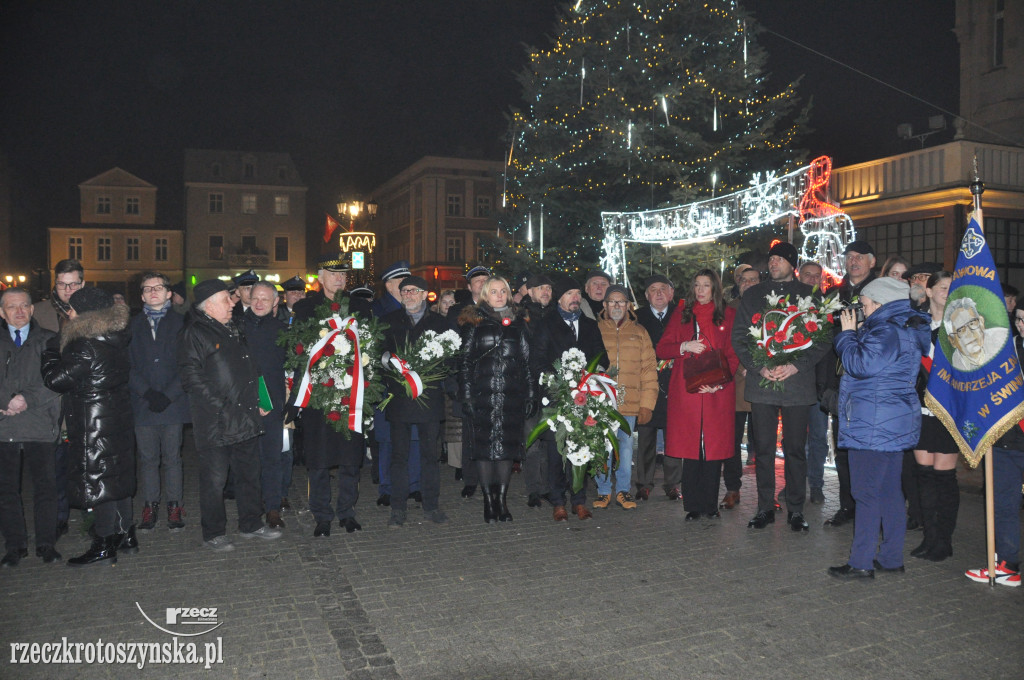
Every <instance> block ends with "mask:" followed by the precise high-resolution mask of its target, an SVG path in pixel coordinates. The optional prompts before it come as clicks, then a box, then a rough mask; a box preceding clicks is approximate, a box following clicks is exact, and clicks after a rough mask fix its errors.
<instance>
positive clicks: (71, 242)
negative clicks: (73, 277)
mask: <svg viewBox="0 0 1024 680" xmlns="http://www.w3.org/2000/svg"><path fill="white" fill-rule="evenodd" d="M68 258H70V259H72V260H81V259H82V237H81V236H69V237H68Z"/></svg>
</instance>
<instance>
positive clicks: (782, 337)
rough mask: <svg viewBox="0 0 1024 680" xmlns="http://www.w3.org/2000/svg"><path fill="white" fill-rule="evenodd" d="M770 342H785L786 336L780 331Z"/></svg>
mask: <svg viewBox="0 0 1024 680" xmlns="http://www.w3.org/2000/svg"><path fill="white" fill-rule="evenodd" d="M772 340H774V341H775V342H785V341H786V334H785V333H783V332H782V331H779V332H778V333H776V334H775V335H773V336H772Z"/></svg>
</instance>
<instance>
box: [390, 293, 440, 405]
mask: <svg viewBox="0 0 1024 680" xmlns="http://www.w3.org/2000/svg"><path fill="white" fill-rule="evenodd" d="M383 321H384V322H385V323H387V324H388V326H390V328H388V330H387V334H386V336H385V343H386V344H385V349H386V350H387V351H388V352H391V353H392V354H394V355H396V356H398V357H401V358H402V359H406V358H407V357H406V356H405V353H404V352H403V350H404V349H405V347H406V346H407V345H411V344H412V343H414V342H416V341H417V340H418V339H419V338H420V336H421V335H423V333H424V332H425V331H435V332H436V333H438V334H441V333H444V332H445V331H450V330H455V327H454V326H453V325H452V324H451V323H450V322H449V321H448V320H447V319H446V318H444V317H443V316H441V315H440V314H438V313H437V312H431V311H430V310H429V309H428V310H427V311H426V313H425V314H424V315H423V318H421V319H420V322H419V323H418V324H416V325H415V326H413V325H412V319H411V318H410V317H409V315H408V314H407V313H406V312H405V308H404V307H403V308H402V309H398V310H395V311H393V312H391V313H389V314H385V315H384V317H383ZM450 363H451V364H452V365H454V364H455V362H454V361H451V362H450ZM384 376H385V383H386V384H387V387H388V391H389V392H391V394H392V395H394V396H393V397H392V398H391V401H389V402H388V405H387V407H386V408H385V415H386V416H387V418H388V420H389V421H391V422H396V423H428V422H435V423H439V422H441V421H442V420H444V418H445V409H444V394H445V392H446V391H454V388H453V389H451V390H447V389H446V386H445V383H446V382H448V381H449V380H451V381H452V382H454V380H453V379H451V378H449V379H446V380H442V381H438V382H435V383H433V384H432V385H426V386H425V387H424V390H423V396H422V397H421V398H420V399H413V398H411V397H409V396H407V395H406V391H405V387H404V385H405V380H404V379H403V378H402V377H401V376H399V375H398V374H397V373H395V371H394V370H392V369H390V368H388V369H386V370H385V371H384Z"/></svg>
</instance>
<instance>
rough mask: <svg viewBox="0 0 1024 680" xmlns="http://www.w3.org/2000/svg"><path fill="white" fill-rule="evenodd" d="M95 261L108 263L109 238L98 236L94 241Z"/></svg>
mask: <svg viewBox="0 0 1024 680" xmlns="http://www.w3.org/2000/svg"><path fill="white" fill-rule="evenodd" d="M96 260H97V261H98V262H110V238H108V237H106V236H100V237H99V238H98V239H96Z"/></svg>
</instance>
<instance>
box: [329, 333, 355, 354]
mask: <svg viewBox="0 0 1024 680" xmlns="http://www.w3.org/2000/svg"><path fill="white" fill-rule="evenodd" d="M331 344H332V345H334V349H335V350H336V351H337V352H338V353H339V354H348V353H349V352H351V351H352V343H351V342H349V341H348V338H346V337H345V336H344V335H343V334H342V333H338V334H337V335H336V336H334V340H332V341H331Z"/></svg>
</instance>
